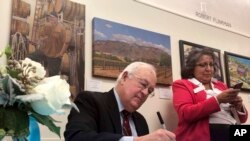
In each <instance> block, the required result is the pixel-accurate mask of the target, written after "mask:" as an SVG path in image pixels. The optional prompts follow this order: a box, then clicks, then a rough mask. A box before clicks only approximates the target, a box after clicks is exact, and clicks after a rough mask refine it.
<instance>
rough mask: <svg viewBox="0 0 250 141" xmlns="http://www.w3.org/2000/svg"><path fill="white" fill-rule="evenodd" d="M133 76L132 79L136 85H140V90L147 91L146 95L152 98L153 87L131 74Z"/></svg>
mask: <svg viewBox="0 0 250 141" xmlns="http://www.w3.org/2000/svg"><path fill="white" fill-rule="evenodd" d="M131 75H133V76H134V78H136V80H137V82H138V84H139V85H140V86H139V87H140V88H141V90H145V89H147V92H148V93H147V95H151V96H153V95H154V87H151V86H150V84H149V82H148V81H147V80H145V79H143V78H141V77H139V76H137V75H135V74H131Z"/></svg>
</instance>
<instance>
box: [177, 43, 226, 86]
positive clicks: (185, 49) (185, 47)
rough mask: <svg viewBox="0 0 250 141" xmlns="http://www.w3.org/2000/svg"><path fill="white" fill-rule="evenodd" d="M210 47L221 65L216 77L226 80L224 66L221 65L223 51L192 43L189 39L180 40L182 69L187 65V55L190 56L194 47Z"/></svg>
mask: <svg viewBox="0 0 250 141" xmlns="http://www.w3.org/2000/svg"><path fill="white" fill-rule="evenodd" d="M204 48H209V49H211V50H213V51H214V54H215V55H216V60H215V61H216V62H217V64H218V65H219V68H218V69H217V70H216V72H215V75H214V77H215V78H216V79H218V80H220V81H222V82H223V81H224V77H223V72H222V66H221V52H220V50H218V49H215V48H211V47H207V46H203V45H199V44H195V43H191V42H188V41H184V40H180V41H179V49H180V63H181V70H182V69H183V68H184V67H185V62H186V57H187V56H188V54H189V52H190V51H191V50H193V49H198V50H199V49H204Z"/></svg>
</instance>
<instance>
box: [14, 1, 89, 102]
mask: <svg viewBox="0 0 250 141" xmlns="http://www.w3.org/2000/svg"><path fill="white" fill-rule="evenodd" d="M10 33H11V34H10V46H11V47H12V51H13V58H15V59H17V60H21V59H24V58H26V57H28V58H30V59H32V60H34V61H37V62H39V63H41V64H42V65H43V66H44V68H45V69H46V75H47V76H54V75H61V77H62V78H64V79H66V80H67V81H68V83H69V84H70V91H71V93H72V97H73V98H74V97H75V96H76V94H77V93H78V92H79V91H82V90H84V43H85V41H84V39H85V5H83V4H79V3H76V2H72V1H71V0H12V15H11V32H10Z"/></svg>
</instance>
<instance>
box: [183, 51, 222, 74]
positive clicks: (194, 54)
mask: <svg viewBox="0 0 250 141" xmlns="http://www.w3.org/2000/svg"><path fill="white" fill-rule="evenodd" d="M203 55H208V56H211V57H212V58H213V60H214V72H216V70H217V69H218V62H217V60H218V59H217V56H216V55H215V54H214V52H213V51H212V50H211V49H206V48H205V49H192V50H191V51H190V52H189V54H188V56H187V58H186V62H185V65H184V66H183V67H182V68H183V69H182V71H181V77H182V78H183V79H187V78H193V77H194V68H195V66H196V63H197V61H198V60H199V59H200V57H201V56H203Z"/></svg>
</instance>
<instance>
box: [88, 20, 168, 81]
mask: <svg viewBox="0 0 250 141" xmlns="http://www.w3.org/2000/svg"><path fill="white" fill-rule="evenodd" d="M92 24H93V55H92V61H93V64H92V73H93V76H96V77H106V78H113V79H115V78H117V77H118V74H119V73H120V72H121V71H122V70H123V69H124V68H125V67H126V66H127V65H128V64H129V63H131V62H135V61H142V62H147V63H150V64H152V65H154V66H155V67H156V69H157V84H162V85H171V84H172V82H173V78H172V77H173V76H172V64H171V48H170V36H168V35H163V34H159V33H155V32H151V31H147V30H143V29H139V28H135V27H131V26H128V25H124V24H120V23H116V22H112V21H108V20H104V19H100V18H94V19H93V21H92Z"/></svg>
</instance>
